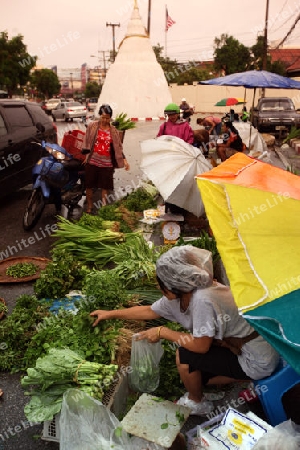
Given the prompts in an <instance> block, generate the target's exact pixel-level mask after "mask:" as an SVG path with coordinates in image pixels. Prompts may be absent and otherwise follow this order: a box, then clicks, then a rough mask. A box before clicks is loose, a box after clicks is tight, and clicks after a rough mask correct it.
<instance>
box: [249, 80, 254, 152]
mask: <svg viewBox="0 0 300 450" xmlns="http://www.w3.org/2000/svg"><path fill="white" fill-rule="evenodd" d="M255 93H256V88H254V92H253V99H252V108H251V116H250V133H249V145H248V148H249V150H250V145H251V132H252V121H253V110H254V100H255Z"/></svg>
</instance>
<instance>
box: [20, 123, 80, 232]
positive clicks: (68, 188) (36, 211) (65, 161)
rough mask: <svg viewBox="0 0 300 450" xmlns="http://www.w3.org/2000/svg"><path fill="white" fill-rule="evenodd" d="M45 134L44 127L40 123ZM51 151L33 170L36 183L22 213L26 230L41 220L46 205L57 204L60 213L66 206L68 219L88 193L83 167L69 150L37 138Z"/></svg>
mask: <svg viewBox="0 0 300 450" xmlns="http://www.w3.org/2000/svg"><path fill="white" fill-rule="evenodd" d="M37 128H38V130H39V131H41V132H42V133H43V131H44V127H43V125H41V124H37ZM35 143H36V145H40V146H41V147H43V149H45V151H46V152H47V153H48V155H47V156H44V157H42V158H41V159H40V160H39V161H38V162H37V163H36V165H35V166H34V168H33V170H32V176H33V186H32V189H33V190H32V193H31V195H30V197H29V200H28V203H27V206H26V210H25V213H24V216H23V228H24V230H31V229H32V228H33V227H34V226H35V225H36V224H37V222H38V221H39V219H40V218H41V216H42V213H43V211H44V208H45V206H46V204H54V205H55V207H56V212H57V214H60V213H61V210H62V209H64V211H65V214H64V216H65V217H66V218H71V217H72V215H73V211H74V209H75V208H78V207H80V206H82V205H80V203H83V197H84V195H85V184H84V167H83V165H82V161H80V160H78V159H75V158H74V157H73V155H72V154H71V153H69V152H67V150H66V149H65V148H64V147H62V146H60V145H58V144H55V143H51V142H46V141H44V140H43V139H40V140H39V139H36V141H35Z"/></svg>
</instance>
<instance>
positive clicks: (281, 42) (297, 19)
mask: <svg viewBox="0 0 300 450" xmlns="http://www.w3.org/2000/svg"><path fill="white" fill-rule="evenodd" d="M299 20H300V14H298V16H297V18H296V20H295V22H294V23H293V25H292V26H291V28H290V30H289V31H288V32H287V34H286V35H285V37H284V38H283V39H282V40H281V41H280V42H279V44H278V45H277V47H276V48H279V47H280V46H281V45H282V44H283V43H284V41H286V40H287V38H288V37H289V35H290V34H291V33H292V31H293V29H294V28H295V26H296V25H297V22H298V21H299Z"/></svg>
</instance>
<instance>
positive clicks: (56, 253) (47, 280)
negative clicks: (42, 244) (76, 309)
mask: <svg viewBox="0 0 300 450" xmlns="http://www.w3.org/2000/svg"><path fill="white" fill-rule="evenodd" d="M87 272H88V269H87V267H85V266H84V265H83V264H82V263H80V262H79V261H78V260H77V259H76V258H75V256H74V255H72V253H70V252H68V251H67V250H66V249H60V248H59V247H57V248H54V249H53V250H52V251H51V262H50V263H48V264H47V267H46V268H45V269H44V270H42V271H41V274H40V278H38V279H37V281H36V282H35V284H34V292H35V294H36V295H37V296H38V297H39V298H52V299H53V298H62V297H64V296H65V295H66V294H68V293H69V292H70V290H71V289H73V290H75V289H81V287H82V282H83V280H84V278H85V275H86V274H87Z"/></svg>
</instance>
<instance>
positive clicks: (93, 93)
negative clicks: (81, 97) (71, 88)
mask: <svg viewBox="0 0 300 450" xmlns="http://www.w3.org/2000/svg"><path fill="white" fill-rule="evenodd" d="M101 88H102V86H99V84H98V83H96V81H90V82H89V83H86V87H85V91H84V94H85V98H91V97H99V95H100V92H101Z"/></svg>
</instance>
